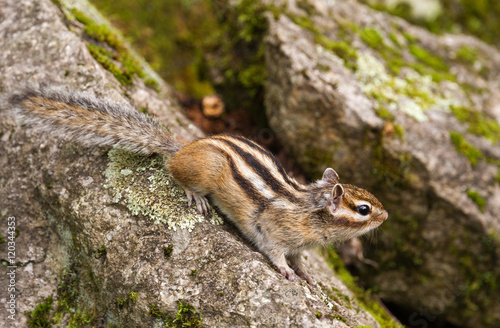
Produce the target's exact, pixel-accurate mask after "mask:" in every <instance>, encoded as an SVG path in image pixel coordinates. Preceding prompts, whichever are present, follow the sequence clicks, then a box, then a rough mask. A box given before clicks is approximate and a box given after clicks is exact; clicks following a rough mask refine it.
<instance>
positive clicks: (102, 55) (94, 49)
mask: <svg viewBox="0 0 500 328" xmlns="http://www.w3.org/2000/svg"><path fill="white" fill-rule="evenodd" d="M87 49H88V50H89V52H90V54H91V55H92V57H94V59H95V60H96V61H97V62H98V63H99V64H101V65H102V67H104V68H105V69H106V70H108V71H109V72H110V73H111V74H113V75H114V76H115V77H116V79H117V80H118V81H119V82H120V83H121V84H123V85H129V84H131V83H132V75H130V74H127V73H126V72H125V71H124V70H123V69H122V68H121V67H120V66H119V65H118V63H117V62H116V61H114V60H113V59H112V57H111V56H110V55H108V54H109V52H108V51H107V50H106V49H105V48H103V47H100V46H97V45H95V44H90V43H89V44H87Z"/></svg>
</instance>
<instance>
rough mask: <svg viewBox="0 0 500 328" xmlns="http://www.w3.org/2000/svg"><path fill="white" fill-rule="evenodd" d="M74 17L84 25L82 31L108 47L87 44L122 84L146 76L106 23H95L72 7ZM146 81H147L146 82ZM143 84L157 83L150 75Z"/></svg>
mask: <svg viewBox="0 0 500 328" xmlns="http://www.w3.org/2000/svg"><path fill="white" fill-rule="evenodd" d="M71 13H72V14H73V16H74V18H75V19H76V20H78V21H79V22H80V23H82V24H83V25H84V29H83V32H84V33H85V34H86V35H87V36H88V37H90V38H91V39H93V40H95V41H97V42H100V43H102V44H106V45H107V46H109V47H110V48H109V49H106V48H105V47H104V46H102V45H96V44H93V43H89V44H87V48H88V50H89V52H90V54H91V55H92V56H93V57H94V58H95V59H96V60H97V61H98V62H99V63H100V64H101V65H102V66H103V67H104V68H105V69H107V70H108V71H110V72H111V73H112V74H113V75H114V76H115V77H116V78H117V80H118V81H119V82H120V83H122V84H123V85H129V84H131V83H132V80H133V77H134V76H138V77H139V78H143V79H144V78H146V74H145V73H144V70H143V69H142V66H141V64H140V63H139V61H138V59H137V58H136V57H135V56H134V55H132V53H131V52H130V50H129V49H128V47H127V46H126V45H125V42H124V41H123V38H122V37H121V36H120V35H119V34H117V33H116V32H115V31H113V30H112V29H111V28H110V27H109V26H107V25H99V24H96V23H95V22H94V21H93V20H92V19H90V18H89V17H88V16H87V15H85V14H84V13H83V12H81V11H80V10H78V9H72V10H71ZM146 81H147V82H148V83H146ZM146 81H145V84H146V85H148V86H151V87H155V86H156V87H157V86H158V83H157V82H156V83H155V82H154V81H156V80H155V79H154V78H152V77H147V78H146Z"/></svg>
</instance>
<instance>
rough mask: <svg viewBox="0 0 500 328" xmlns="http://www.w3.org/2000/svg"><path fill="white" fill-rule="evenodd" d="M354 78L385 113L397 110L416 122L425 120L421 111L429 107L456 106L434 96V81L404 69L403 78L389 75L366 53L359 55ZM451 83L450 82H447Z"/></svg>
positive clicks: (443, 98) (439, 95) (450, 101)
mask: <svg viewBox="0 0 500 328" xmlns="http://www.w3.org/2000/svg"><path fill="white" fill-rule="evenodd" d="M357 67H358V70H357V71H356V73H355V76H356V78H357V79H358V81H359V82H360V83H361V88H362V91H363V92H364V93H365V94H366V95H367V96H370V97H373V98H374V99H376V100H377V101H378V102H379V105H380V106H382V107H384V110H385V111H388V113H387V114H389V113H393V112H395V111H397V110H400V111H402V112H404V113H405V114H407V115H408V116H410V117H413V118H414V119H415V120H416V121H418V122H423V121H427V120H428V118H427V115H426V114H425V111H426V110H428V109H430V108H433V107H435V108H441V109H444V110H449V108H450V106H456V105H457V104H455V102H454V100H452V99H451V98H450V97H446V95H441V94H439V93H436V92H435V91H434V90H438V89H439V88H438V86H437V84H436V82H434V81H433V80H432V78H431V77H430V76H428V75H423V76H422V75H420V74H418V73H417V72H415V71H413V70H408V72H406V74H405V76H404V78H403V77H399V76H394V75H392V74H389V73H388V72H387V71H386V69H385V67H384V64H383V63H382V62H380V61H379V60H378V59H377V58H375V57H374V56H372V55H370V54H360V55H359V56H358V59H357ZM449 83H453V82H449Z"/></svg>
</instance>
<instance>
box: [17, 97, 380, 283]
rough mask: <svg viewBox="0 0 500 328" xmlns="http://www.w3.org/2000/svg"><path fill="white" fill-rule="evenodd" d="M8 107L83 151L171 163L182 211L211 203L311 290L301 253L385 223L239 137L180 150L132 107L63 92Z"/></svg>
mask: <svg viewBox="0 0 500 328" xmlns="http://www.w3.org/2000/svg"><path fill="white" fill-rule="evenodd" d="M9 103H10V106H11V107H12V108H13V109H14V110H15V111H16V112H17V113H18V114H19V115H20V116H21V117H22V118H23V120H24V122H25V123H28V124H31V125H34V126H37V127H38V128H42V129H44V130H47V131H51V132H55V133H58V134H60V135H64V136H67V137H69V138H70V139H72V140H73V141H77V142H80V143H82V144H85V145H100V146H112V147H119V148H122V149H124V150H128V151H131V152H136V153H140V154H145V155H149V154H153V153H159V154H162V155H164V156H167V157H168V156H171V158H170V160H169V161H168V164H167V166H168V169H169V170H170V172H171V174H172V176H173V178H174V180H175V181H176V182H177V183H178V184H179V186H181V187H182V188H183V189H184V191H185V192H186V195H187V199H188V206H191V204H192V202H193V200H194V202H195V203H196V207H197V210H198V212H199V213H201V214H204V215H206V214H207V213H208V212H209V202H208V199H210V201H211V202H212V204H214V205H215V206H216V207H217V208H218V209H219V210H220V211H221V212H222V213H223V214H225V216H226V217H227V218H228V219H229V220H230V221H231V222H232V223H233V224H234V225H235V226H236V227H237V228H238V229H239V230H240V231H241V232H242V234H243V235H244V236H245V237H246V238H247V239H248V240H249V241H250V242H251V243H253V244H254V245H255V246H256V247H257V248H258V249H259V251H260V252H262V253H263V254H265V255H266V256H267V257H268V258H269V259H270V260H271V262H272V263H273V264H274V265H276V267H277V268H278V270H279V271H280V273H281V274H283V275H284V276H285V277H286V278H287V279H289V280H291V281H295V280H297V276H299V277H301V278H302V279H304V280H306V281H307V282H308V283H309V284H310V285H311V286H314V283H313V281H312V279H311V278H310V277H309V276H308V275H307V274H306V272H305V271H304V269H303V267H302V265H301V258H300V257H301V256H300V254H301V251H302V250H303V249H306V248H309V247H312V246H317V245H328V244H331V243H334V242H338V241H343V240H347V239H349V238H353V237H356V236H359V235H361V234H364V233H365V232H367V231H369V230H371V229H374V228H376V227H378V226H379V225H380V224H381V223H382V222H383V221H384V220H386V219H387V217H388V214H387V212H386V211H385V210H384V208H383V206H382V204H380V202H379V201H378V200H377V198H375V197H374V196H373V195H372V194H371V193H369V192H368V191H366V190H364V189H361V188H358V187H355V186H352V185H349V184H341V183H340V181H339V176H338V175H337V173H336V172H335V171H334V170H333V169H331V168H328V169H326V170H325V172H324V174H323V177H322V178H321V180H318V181H316V182H314V183H312V184H309V185H302V184H299V183H298V182H297V181H295V180H294V179H293V178H291V177H289V176H288V175H287V174H286V172H285V170H284V169H283V167H282V166H281V164H280V163H279V162H278V160H277V159H276V158H275V157H274V156H273V155H272V154H271V153H270V152H269V151H267V150H265V149H264V148H263V147H261V146H259V145H258V144H257V143H255V142H253V141H251V140H249V139H246V138H244V137H240V136H230V135H215V136H211V137H207V138H203V139H198V140H195V141H193V142H191V143H188V144H186V145H183V146H181V145H180V144H179V143H178V142H176V141H175V140H174V138H173V137H172V136H171V134H170V133H169V132H168V131H167V129H166V128H164V127H163V126H162V125H161V124H160V123H159V121H158V120H156V119H155V118H152V117H149V116H147V115H145V114H143V113H141V112H140V111H138V110H136V109H135V108H134V107H133V106H131V105H126V104H117V103H113V102H111V101H107V100H102V99H97V98H95V97H92V96H89V95H86V94H84V93H80V92H70V91H67V90H65V89H62V88H54V87H52V88H47V87H42V88H38V89H30V90H26V91H25V92H23V93H20V94H16V95H13V96H11V97H10V99H9ZM287 260H288V261H289V262H290V265H291V267H290V266H289V265H288V263H287Z"/></svg>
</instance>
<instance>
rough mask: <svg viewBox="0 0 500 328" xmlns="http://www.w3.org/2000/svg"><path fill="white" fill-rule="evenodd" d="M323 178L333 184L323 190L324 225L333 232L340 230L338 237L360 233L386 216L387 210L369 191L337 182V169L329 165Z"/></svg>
mask: <svg viewBox="0 0 500 328" xmlns="http://www.w3.org/2000/svg"><path fill="white" fill-rule="evenodd" d="M325 179H326V180H328V181H329V183H330V185H332V184H333V187H332V189H331V191H330V192H329V193H327V194H325V198H326V204H325V208H324V209H323V213H324V214H326V216H327V218H328V221H327V222H328V226H329V227H331V229H332V230H333V231H335V235H339V234H340V236H341V238H339V239H349V238H353V237H356V236H359V235H362V234H364V233H366V232H368V231H370V230H371V229H374V228H376V227H378V226H379V225H381V224H382V222H384V221H385V220H386V219H387V217H388V213H387V211H386V210H384V207H383V206H382V204H380V202H379V201H378V199H377V198H375V196H373V195H372V194H371V193H370V192H368V191H366V190H364V189H361V188H358V187H356V186H352V185H349V184H341V183H340V182H339V177H338V175H337V173H335V171H334V170H332V169H327V170H326V171H325V174H324V175H323V180H325ZM328 239H331V238H328ZM333 239H334V238H333Z"/></svg>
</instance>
